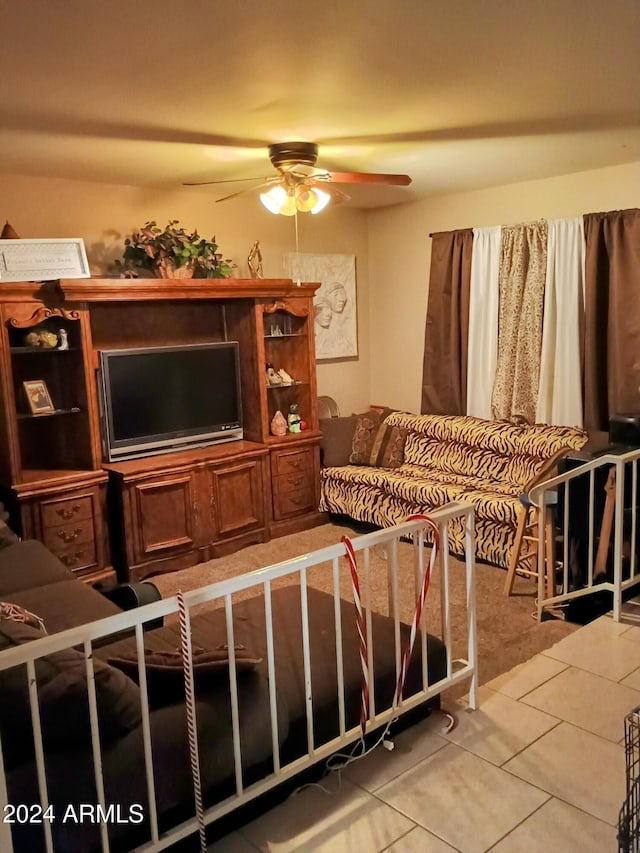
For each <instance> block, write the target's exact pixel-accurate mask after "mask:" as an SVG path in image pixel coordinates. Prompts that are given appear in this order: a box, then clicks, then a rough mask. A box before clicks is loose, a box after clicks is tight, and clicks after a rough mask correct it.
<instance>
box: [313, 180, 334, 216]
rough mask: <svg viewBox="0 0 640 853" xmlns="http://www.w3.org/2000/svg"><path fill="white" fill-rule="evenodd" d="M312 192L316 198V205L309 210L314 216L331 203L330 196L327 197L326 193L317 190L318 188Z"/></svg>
mask: <svg viewBox="0 0 640 853" xmlns="http://www.w3.org/2000/svg"><path fill="white" fill-rule="evenodd" d="M312 192H313V194H314V195H315V197H316V203H315V204H314V206H313V207H312V208H311V213H314V214H315V213H320V211H321V210H324V209H325V207H326V206H327V205H328V204H329V202H330V201H331V196H330V195H329V193H328V192H325V191H324V190H320V189H318V187H316V188H315V189H314V190H312Z"/></svg>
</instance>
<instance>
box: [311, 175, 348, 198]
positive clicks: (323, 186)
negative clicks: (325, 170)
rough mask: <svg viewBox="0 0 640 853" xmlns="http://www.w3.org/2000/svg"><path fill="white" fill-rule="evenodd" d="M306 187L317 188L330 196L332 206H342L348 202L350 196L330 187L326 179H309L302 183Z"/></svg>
mask: <svg viewBox="0 0 640 853" xmlns="http://www.w3.org/2000/svg"><path fill="white" fill-rule="evenodd" d="M304 183H305V184H306V185H307V186H310V187H318V189H319V190H322V192H324V193H328V194H329V195H330V196H331V202H332V204H342V202H343V201H350V199H351V196H350V195H347V194H346V193H343V192H342V190H339V189H338V188H337V187H334V186H332V185H331V183H330V182H329V181H328V180H327V179H326V178H310V179H307V180H306V181H305V182H304Z"/></svg>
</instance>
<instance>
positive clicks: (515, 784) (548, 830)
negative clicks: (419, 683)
mask: <svg viewBox="0 0 640 853" xmlns="http://www.w3.org/2000/svg"><path fill="white" fill-rule="evenodd" d="M478 698H479V702H478V708H477V709H476V710H475V711H470V710H468V708H467V707H466V704H465V702H464V700H461V701H460V702H458V703H456V705H455V711H456V715H457V720H458V722H457V725H456V727H455V728H454V729H453V730H452V731H450V732H449V733H447V732H446V731H445V718H444V717H442V716H441V715H439V714H436V715H433V716H431V717H430V718H429V719H427V720H424V721H423V722H421V723H419V724H418V725H417V726H414V727H412V728H411V729H408V730H406V731H404V732H402V733H401V734H399V735H398V736H397V737H396V738H395V749H394V750H393V751H392V752H389V751H387V750H384V749H382V748H378V749H377V750H375V751H374V752H373V753H371V754H370V755H368V756H366V757H365V758H363V759H362V760H360V761H358V762H356V763H354V764H353V765H351V766H350V767H348V768H347V769H346V770H345V771H343V773H342V774H341V778H340V777H339V776H338V774H336V773H333V774H331V775H330V776H329V777H327V778H326V779H325V780H324V781H323V786H324V787H326V788H327V789H330V791H331V792H330V793H325V792H324V791H323V790H321V789H320V788H319V787H316V786H313V787H307V788H306V789H304V790H302V791H300V792H298V793H296V794H294V795H293V796H291V797H290V798H289V799H288V800H287V801H285V802H283V803H281V804H280V805H279V806H277V807H276V808H274V809H273V810H271V811H269V812H267V813H266V814H264V815H262V816H261V817H260V818H258V819H257V820H255V821H253V822H252V823H249V824H247V825H246V826H244V827H242V829H240V830H238V831H237V832H234V833H232V834H231V835H228V836H226V837H225V838H223V839H221V840H220V841H218V842H217V843H215V844H213V845H212V846H210V848H209V850H210V851H211V853H255V851H256V850H263V851H277V853H285V851H293V850H301V851H323V853H324V851H326V852H327V853H328V851H335V853H351V851H353V853H381V851H387V853H454V851H461V853H483V851H489V850H491V851H495V853H523V851H526V853H530V851H531V853H534V851H540V852H541V853H542V851H544V853H550V851H553V853H571V851H577V853H590V851H593V853H605V851H613V853H615V851H617V850H618V845H617V841H616V833H617V823H618V813H619V810H620V807H621V805H622V803H623V801H624V798H625V785H626V781H625V750H624V718H625V716H626V714H628V712H629V711H631V709H633V708H635V707H637V706H639V705H640V626H639V625H630V624H625V623H616V622H614V621H613V620H612V619H611V618H610V617H609V616H602V617H601V618H600V619H597V620H596V621H595V622H592V623H591V624H589V625H586V626H585V627H583V628H580V629H579V630H578V631H575V632H574V633H572V634H570V635H569V636H567V637H565V638H564V639H563V640H561V641H560V642H559V643H557V644H556V645H555V646H553V647H552V648H550V649H547V650H546V651H545V652H543V653H542V654H539V655H536V656H535V657H534V658H533V659H531V660H530V661H528V662H527V663H524V664H522V665H520V666H518V667H516V668H515V669H513V670H512V671H511V672H508V673H506V674H504V675H501V676H499V677H498V678H496V679H494V680H493V681H491V682H489V683H487V684H486V685H484V686H483V687H481V688H480V690H479V697H478ZM446 704H447V703H446V702H444V703H443V705H445V706H446ZM450 707H451V708H452V710H454V707H453V706H450Z"/></svg>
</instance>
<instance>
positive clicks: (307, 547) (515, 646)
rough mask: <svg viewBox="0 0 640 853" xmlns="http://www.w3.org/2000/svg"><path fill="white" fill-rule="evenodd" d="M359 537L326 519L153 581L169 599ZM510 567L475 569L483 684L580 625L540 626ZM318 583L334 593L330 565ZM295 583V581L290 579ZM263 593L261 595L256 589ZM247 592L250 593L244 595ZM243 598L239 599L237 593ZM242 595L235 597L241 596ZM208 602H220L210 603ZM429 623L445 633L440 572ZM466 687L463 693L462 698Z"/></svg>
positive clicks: (529, 593)
mask: <svg viewBox="0 0 640 853" xmlns="http://www.w3.org/2000/svg"><path fill="white" fill-rule="evenodd" d="M345 534H347V535H350V536H353V537H355V536H357V535H358V534H357V533H355V532H352V531H351V530H350V529H349V528H346V527H342V526H337V525H333V524H325V525H323V526H321V527H316V528H313V529H311V530H308V531H304V532H302V533H296V534H293V535H291V536H284V537H281V538H280V539H274V540H272V541H271V542H268V543H265V544H262V545H253V546H250V547H248V548H244V549H242V550H241V551H238V552H236V553H235V554H232V555H230V556H228V557H221V558H219V559H216V560H210V561H209V562H207V563H201V564H200V565H197V566H193V567H192V568H189V569H183V570H181V571H178V572H171V573H168V574H162V575H156V576H155V577H153V578H150V580H152V581H153V583H154V584H155V585H156V586H157V587H158V589H159V590H160V592H161V594H162V596H163V598H166V597H168V596H171V595H173V594H175V593H176V592H177V591H178V590H182V591H183V592H187V591H188V590H191V589H197V588H198V587H201V586H204V585H206V584H210V583H214V582H216V581H220V580H224V579H225V578H229V577H234V576H235V575H237V574H240V573H243V572H248V571H252V570H253V569H259V568H262V567H264V566H268V565H271V564H273V563H278V562H281V561H283V560H287V559H290V558H292V557H297V556H300V555H301V554H306V553H309V552H311V551H315V550H316V549H318V548H323V547H326V546H328V545H334V544H335V543H336V542H339V541H340V539H341V537H342V536H343V535H345ZM413 550H414V549H413V546H412V545H410V544H405V543H401V544H400V546H399V558H400V568H401V578H402V581H401V584H400V595H399V601H400V615H401V618H402V619H403V620H404V621H406V622H409V623H410V622H411V620H412V617H413V608H414V606H415V594H414V585H413ZM385 557H386V555H385V553H384V550H383V549H381V548H378V549H376V552H375V553H374V554H373V555H372V558H371V606H372V609H373V610H376V611H378V612H381V613H386V612H387V564H386V559H385ZM341 563H342V566H341V595H342V596H343V597H344V598H346V599H348V600H352V594H351V583H350V579H349V571H348V565H347V561H346V560H343V561H341ZM504 580H505V572H504V570H503V569H499V568H496V567H495V566H490V565H485V564H478V565H477V566H476V614H477V638H478V674H479V683H480V684H482V683H484V682H486V681H489V680H491V679H492V678H494V677H495V676H497V675H500V674H501V673H503V672H506V671H508V670H509V669H511V668H512V667H514V666H515V665H516V664H518V663H522V662H523V661H525V660H528V659H529V658H531V657H533V656H534V655H535V654H537V653H538V652H540V651H542V650H543V649H546V648H549V647H550V646H552V645H553V644H554V643H555V642H557V641H558V640H560V639H561V638H562V637H564V636H566V634H568V633H571V632H572V631H575V630H576V629H577V628H578V627H579V626H577V625H573V624H571V623H569V622H564V621H562V620H550V621H545V622H542V623H539V622H538V621H537V620H536V619H535V614H534V610H535V590H534V585H533V583H532V582H531V581H530V580H527V579H524V578H516V582H515V584H514V595H512V596H510V597H506V596H505V595H503V593H502V587H503V585H504ZM308 581H309V584H310V585H311V586H314V587H317V588H319V589H323V590H325V591H327V592H331V591H332V589H333V586H332V584H333V581H332V575H331V572H330V566H328V565H326V564H325V566H322V567H320V568H317V569H313V570H311V571H310V572H309V577H308ZM285 582H286V583H291V581H285ZM250 594H259V593H253V592H252V593H250ZM244 595H245V596H246V593H245V594H244ZM240 597H243V596H238V598H240ZM234 600H235V597H234ZM464 604H465V583H464V565H463V563H461V562H460V561H458V560H452V561H451V621H452V640H453V647H454V657H466V648H467V631H466V620H465V606H464ZM204 606H205V607H207V606H208V607H211V606H214V605H213V604H211V605H204ZM426 609H427V625H428V629H429V630H430V631H431V632H432V633H439V630H440V610H441V608H440V585H439V574H437V575H436V576H434V580H433V583H432V585H431V587H430V589H429V594H428V597H427V605H426ZM464 692H465V690H458V689H457V690H456V691H455V695H460V694H461V693H464Z"/></svg>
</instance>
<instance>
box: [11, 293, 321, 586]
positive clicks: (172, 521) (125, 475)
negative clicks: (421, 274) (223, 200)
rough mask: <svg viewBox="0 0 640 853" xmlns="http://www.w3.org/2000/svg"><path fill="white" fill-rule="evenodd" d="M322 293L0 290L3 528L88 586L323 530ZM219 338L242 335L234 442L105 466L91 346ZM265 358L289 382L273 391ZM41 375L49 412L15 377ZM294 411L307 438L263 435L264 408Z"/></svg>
mask: <svg viewBox="0 0 640 853" xmlns="http://www.w3.org/2000/svg"><path fill="white" fill-rule="evenodd" d="M317 287H318V285H317V284H302V285H300V286H297V285H295V284H294V283H293V282H292V281H291V280H290V279H264V280H255V281H254V280H238V279H222V280H217V279H211V280H210V279H191V280H189V279H187V280H184V279H84V280H82V279H81V280H62V279H61V280H60V281H55V282H42V283H28V282H25V283H22V282H20V283H17V284H10V283H7V284H4V285H1V291H0V312H1V316H2V341H1V351H0V358H1V365H0V367H1V376H0V382H1V388H0V393H1V400H0V404H1V411H0V431H1V432H0V443H1V448H2V449H1V452H0V483H1V486H2V495H1V498H2V500H3V501H4V503H5V506H6V508H7V509H8V510H9V513H10V525H11V527H12V528H13V529H14V530H16V532H18V533H19V534H20V535H21V536H22V537H23V538H25V539H26V538H35V539H40V540H41V541H42V542H44V543H45V545H47V546H48V547H49V548H50V549H51V550H52V551H53V552H54V553H56V554H57V555H58V556H59V557H60V559H61V560H62V561H63V562H64V563H65V564H66V565H67V566H68V567H69V568H70V569H72V570H73V571H74V572H75V573H77V574H78V576H80V577H82V578H83V579H84V580H86V581H88V582H91V583H93V582H96V581H99V580H101V581H104V580H114V581H115V580H116V579H117V580H118V581H121V582H123V581H135V580H140V579H142V578H144V577H147V576H149V575H152V574H155V573H157V572H163V571H174V570H176V569H180V568H186V567H188V566H191V565H195V564H196V563H199V562H202V561H204V560H208V559H210V558H212V557H216V556H220V555H223V554H225V553H229V552H231V551H235V550H237V549H238V548H240V547H243V546H245V545H248V544H252V543H257V542H265V541H268V540H269V539H270V538H272V537H276V536H282V535H286V534H288V533H293V532H295V531H298V530H303V529H305V528H308V527H312V526H314V525H316V524H319V523H321V522H322V521H323V516H322V515H321V514H320V513H318V511H317V506H318V495H319V468H320V460H319V442H320V432H319V429H318V419H317V404H316V399H317V390H316V367H315V347H314V333H313V294H314V292H315V290H316V289H317ZM43 329H44V330H48V331H51V332H53V333H55V334H57V336H58V345H57V346H54V347H53V348H52V347H43V346H37V345H33V336H29V333H30V332H33V331H34V330H36V331H40V330H43ZM60 330H64V331H65V332H66V335H64V334H63V335H60ZM27 336H29V338H27ZM64 338H66V341H67V342H68V348H64V345H63V347H60V345H59V343H60V341H62V340H64ZM214 341H238V345H239V357H240V379H241V388H242V408H243V429H244V438H243V439H242V440H239V441H230V442H223V443H216V444H212V445H210V446H206V447H200V448H195V449H189V450H180V451H177V452H168V453H162V454H160V455H156V456H145V457H142V458H139V459H128V460H126V461H118V462H105V461H103V451H102V438H101V423H100V409H99V399H98V384H97V370H98V360H99V355H98V354H99V352H100V350H105V349H118V348H122V349H124V348H136V347H153V346H166V345H184V344H197V343H209V342H214ZM268 363H272V364H273V365H274V366H275V367H276V369H277V368H280V367H283V368H284V369H285V370H286V371H287V373H288V374H289V375H290V376H291V377H292V378H293V380H294V384H292V385H286V386H285V385H275V386H268V384H267V380H266V370H265V366H266V364H268ZM38 380H42V381H44V382H45V383H46V388H47V390H48V391H49V394H50V397H51V401H52V403H53V406H54V411H52V412H49V413H43V414H33V413H32V411H31V410H30V408H29V406H28V405H27V399H26V394H25V390H24V385H23V383H24V382H29V381H31V382H33V381H38ZM291 403H297V404H298V407H299V412H300V415H301V417H302V418H303V419H304V421H306V424H307V428H306V429H305V430H303V431H302V432H300V433H295V434H294V433H287V434H286V435H284V436H280V437H277V436H273V435H271V433H270V424H271V420H272V418H273V416H274V414H275V413H276V411H278V410H280V411H282V412H283V414H284V415H285V417H286V414H287V412H288V411H289V406H290V404H291Z"/></svg>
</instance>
